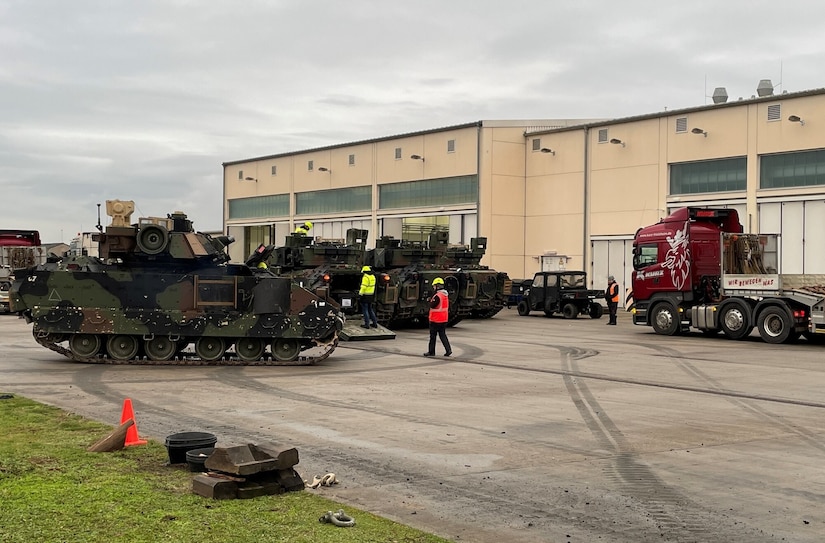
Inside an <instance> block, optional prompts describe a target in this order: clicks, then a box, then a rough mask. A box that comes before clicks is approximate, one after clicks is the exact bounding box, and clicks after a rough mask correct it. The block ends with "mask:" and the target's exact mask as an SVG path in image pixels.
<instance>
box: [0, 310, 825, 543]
mask: <svg viewBox="0 0 825 543" xmlns="http://www.w3.org/2000/svg"><path fill="white" fill-rule="evenodd" d="M606 322H607V320H606V318H602V319H599V320H591V319H587V318H579V319H575V320H564V319H561V318H545V317H544V316H543V315H539V314H531V315H530V316H526V317H520V316H518V315H517V314H516V311H515V309H509V310H507V309H505V310H503V311H502V312H501V313H499V314H498V315H497V316H495V317H494V318H492V319H487V320H473V321H463V322H461V323H459V324H458V325H457V326H456V327H454V328H451V329H450V330H449V332H448V334H449V337H450V341H451V342H452V346H453V352H454V354H453V356H452V357H450V358H445V357H443V356H440V355H441V354H443V349H442V347H441V345H440V344H438V346H437V353H438V355H439V356H437V357H435V358H425V357H423V356H422V353H423V352H424V351H425V350H426V343H427V331H426V330H403V331H398V334H397V337H396V339H394V340H384V341H372V342H366V341H361V342H348V343H343V344H341V345H340V346H339V347H338V349H336V351H335V352H334V353H333V354H332V356H330V357H329V358H328V359H326V360H324V361H323V362H322V363H320V364H319V365H317V366H309V367H154V366H137V367H130V366H108V365H97V364H94V365H92V364H79V363H74V362H70V361H68V360H66V359H64V358H62V357H61V356H60V355H58V354H56V353H53V352H51V351H48V350H45V349H44V348H42V347H40V346H39V345H37V344H36V343H35V342H34V341H33V339H32V337H31V333H30V327H29V326H28V325H27V324H26V323H25V322H24V321H22V320H20V319H17V318H16V317H14V316H10V315H0V392H12V393H17V394H21V395H24V396H27V397H29V398H32V399H35V400H38V401H41V402H44V403H47V404H51V405H55V406H58V407H61V408H63V409H66V410H68V411H71V412H74V413H78V414H80V415H83V416H86V417H88V418H91V419H95V420H99V421H102V422H106V423H109V424H112V425H116V424H118V423H119V422H120V414H121V408H122V405H123V400H124V399H125V398H131V399H132V402H133V405H134V409H135V413H136V419H137V423H138V429H139V432H140V435H141V438H153V439H156V440H158V441H160V442H161V443H163V442H164V440H165V438H166V436H169V435H171V434H174V433H178V432H186V431H205V432H211V433H214V434H215V435H217V436H218V446H230V445H238V444H245V443H256V442H262V441H275V442H277V443H280V444H283V445H284V446H287V447H289V446H293V447H296V448H297V449H298V451H299V454H300V463H299V464H298V466H296V468H297V469H298V472H299V473H300V474H301V475H302V476H303V477H304V478H305V479H308V480H311V479H312V476H313V475H323V474H324V473H327V472H334V473H335V474H336V475H337V478H338V479H339V481H340V484H338V485H335V486H333V487H330V488H325V487H322V488H319V489H316V490H307V491H308V492H317V493H321V494H324V495H325V496H328V497H330V498H333V499H336V500H340V501H342V502H344V503H347V504H351V505H353V506H357V507H360V508H363V509H367V510H369V511H372V512H375V513H377V514H380V515H382V516H385V517H388V518H391V519H394V520H397V521H399V522H402V523H404V524H408V525H411V526H415V527H417V528H420V529H423V530H426V531H429V532H432V533H436V534H439V535H441V536H444V537H446V538H449V539H453V540H455V541H472V542H479V543H501V542H502V541H507V542H544V541H547V542H551V541H552V542H559V541H569V542H573V541H580V542H592V541H606V542H625V541H626V542H635V543H639V542H653V541H656V542H661V541H725V542H748V543H753V542H761V541H765V542H767V541H770V542H776V541H790V542H817V543H818V542H821V541H822V540H823V534H825V508H823V507H822V504H823V502H825V468H823V465H825V462H823V460H825V417H824V416H823V415H825V396H824V395H823V392H822V391H823V390H825V347H823V346H817V345H810V344H808V343H806V342H805V341H804V340H803V341H800V342H799V343H797V344H792V345H769V344H765V343H762V342H761V341H760V340H759V339H758V337H757V336H755V335H752V337H751V338H749V339H747V340H745V341H730V340H726V339H724V338H722V337H719V338H705V337H703V336H701V335H699V334H691V335H689V336H684V337H661V336H656V335H655V334H653V332H652V331H651V330H650V329H649V328H646V327H638V326H633V325H632V324H631V323H630V317H629V315H628V314H626V313H622V314H620V318H619V325H618V326H605V323H606ZM313 520H314V519H313Z"/></svg>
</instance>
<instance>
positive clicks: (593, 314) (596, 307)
mask: <svg viewBox="0 0 825 543" xmlns="http://www.w3.org/2000/svg"><path fill="white" fill-rule="evenodd" d="M588 313H590V318H591V319H600V318H602V315H604V307H602V304H590V311H588Z"/></svg>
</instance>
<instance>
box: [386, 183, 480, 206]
mask: <svg viewBox="0 0 825 543" xmlns="http://www.w3.org/2000/svg"><path fill="white" fill-rule="evenodd" d="M477 201H478V176H475V175H463V176H460V177H446V178H442V179H426V180H423V181H408V182H406V183H390V184H387V185H379V186H378V207H379V209H398V208H404V207H427V206H443V205H455V204H475V203H476V202H477Z"/></svg>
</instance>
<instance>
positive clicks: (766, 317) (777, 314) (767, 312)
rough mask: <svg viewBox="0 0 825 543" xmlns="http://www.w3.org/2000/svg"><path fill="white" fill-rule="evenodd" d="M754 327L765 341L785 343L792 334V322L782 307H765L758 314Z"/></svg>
mask: <svg viewBox="0 0 825 543" xmlns="http://www.w3.org/2000/svg"><path fill="white" fill-rule="evenodd" d="M756 327H757V328H758V329H759V335H760V336H762V341H764V342H765V343H785V342H787V341H788V340H789V339H790V337H791V336H792V334H791V331H792V330H793V322H792V321H791V317H790V315H788V312H787V311H785V309H784V308H782V307H776V306H773V307H767V308H765V309H764V310H763V311H762V312H761V313H760V314H759V320H758V321H757V324H756Z"/></svg>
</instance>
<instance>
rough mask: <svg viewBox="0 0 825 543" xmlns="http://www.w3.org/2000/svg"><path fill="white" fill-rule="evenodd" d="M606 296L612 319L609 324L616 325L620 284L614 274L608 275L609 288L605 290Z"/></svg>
mask: <svg viewBox="0 0 825 543" xmlns="http://www.w3.org/2000/svg"><path fill="white" fill-rule="evenodd" d="M604 298H605V300H607V311H608V313H609V314H610V319H609V320H608V321H607V324H612V325H613V326H615V325H616V312H617V311H618V310H619V284H618V283H617V282H616V278H615V277H613V276H612V275H608V276H607V288H606V289H605V291H604Z"/></svg>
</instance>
